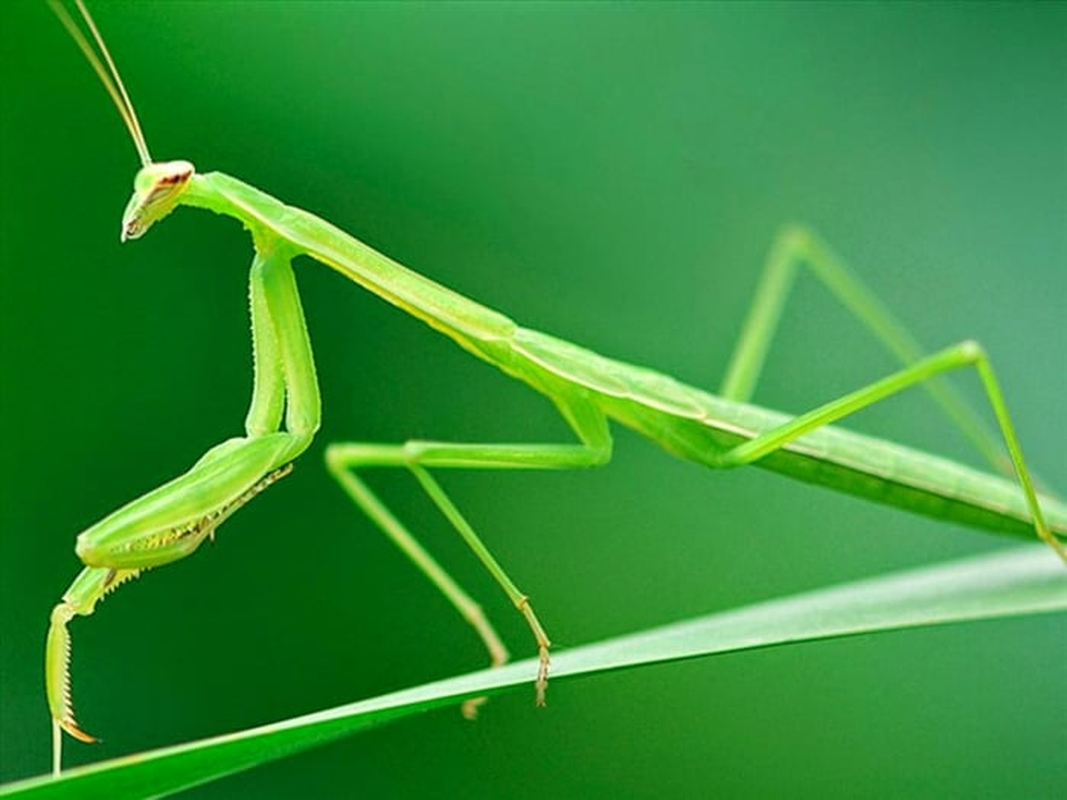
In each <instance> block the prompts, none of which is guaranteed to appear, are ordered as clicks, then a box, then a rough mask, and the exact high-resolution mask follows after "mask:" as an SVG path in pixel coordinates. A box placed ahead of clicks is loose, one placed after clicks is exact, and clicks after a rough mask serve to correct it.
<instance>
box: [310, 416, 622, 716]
mask: <svg viewBox="0 0 1067 800" xmlns="http://www.w3.org/2000/svg"><path fill="white" fill-rule="evenodd" d="M557 403H558V404H559V405H560V406H561V410H562V411H563V412H564V416H565V417H566V418H567V419H568V421H569V422H570V423H571V424H572V426H573V427H574V429H575V432H576V433H577V434H578V436H579V438H580V439H581V440H582V442H581V443H580V444H509V443H504V444H499V443H494V444H474V443H460V444H457V443H449V442H430V441H416V440H413V441H409V442H406V443H404V444H397V445H388V444H363V443H337V444H331V445H330V446H329V447H328V448H327V449H326V465H327V468H328V469H329V471H330V474H331V475H333V477H334V478H335V479H336V480H337V482H338V483H339V484H340V485H341V488H342V489H343V490H344V492H345V493H346V494H347V495H348V496H349V497H350V498H351V499H352V501H353V502H355V503H356V505H358V506H359V507H360V508H361V509H362V510H363V512H364V513H366V514H367V516H368V517H370V519H371V521H373V522H374V524H375V525H376V526H377V527H378V528H380V529H381V530H382V532H383V533H385V534H386V536H387V537H389V539H390V540H392V541H393V543H394V544H396V545H397V547H399V548H400V550H401V551H402V552H403V553H404V554H405V555H407V556H408V558H410V559H411V560H412V562H413V563H414V564H415V566H416V567H418V568H419V570H420V571H421V572H422V573H423V574H424V575H425V576H426V577H427V578H428V579H429V580H430V582H431V583H433V584H434V585H435V586H436V587H437V588H438V589H439V590H440V591H441V593H442V594H443V595H444V596H445V597H446V598H447V599H448V601H449V602H450V603H451V604H452V605H453V606H454V607H455V608H456V610H457V611H459V613H460V614H461V616H463V618H464V619H466V620H467V621H468V622H469V623H470V624H471V625H472V626H473V627H474V629H475V631H476V632H477V633H478V635H479V637H480V638H481V639H482V641H483V643H484V644H485V646H486V649H487V650H488V651H489V656H490V664H491V665H492V666H500V665H501V664H503V663H504V662H505V661H506V660H507V651H506V649H505V648H504V646H503V644H502V642H501V640H500V637H499V636H498V635H497V633H496V631H495V629H494V628H493V626H492V624H491V623H490V622H489V620H488V619H487V618H486V617H485V614H484V613H483V611H482V609H481V607H480V606H479V605H478V604H477V603H476V602H475V601H474V600H472V599H471V597H470V595H469V594H467V592H465V591H464V590H463V589H462V588H461V587H460V586H459V584H457V583H456V581H455V580H454V579H453V578H452V577H451V576H450V575H449V574H448V573H447V572H446V571H445V570H444V569H443V568H442V567H441V566H440V565H439V564H438V563H437V561H436V560H435V559H434V558H433V557H432V556H431V555H430V554H429V553H428V552H427V551H426V550H425V548H423V547H422V545H421V544H419V542H418V541H417V540H416V538H415V537H414V536H413V535H412V534H411V532H410V531H409V530H408V529H407V528H406V527H405V526H404V524H403V523H401V522H400V521H399V520H398V519H397V518H396V517H395V516H394V515H393V514H392V513H391V512H390V511H389V509H387V508H386V507H385V506H384V505H383V504H382V502H381V501H380V500H379V499H378V498H377V497H376V496H375V495H374V494H373V493H372V492H371V490H370V489H369V488H368V487H367V485H366V484H365V483H364V482H363V480H361V479H360V477H358V475H357V473H359V472H362V471H363V470H366V469H370V468H388V467H392V468H398V467H399V468H403V469H407V470H409V471H410V472H411V474H412V475H413V476H414V477H415V479H416V480H417V481H418V483H419V485H420V486H421V487H422V489H423V491H425V492H426V494H427V496H428V497H429V498H430V500H431V501H432V502H433V503H434V505H435V506H437V508H438V510H439V511H440V512H441V513H442V515H443V516H444V517H445V518H446V519H447V520H448V522H449V523H450V524H451V525H452V527H453V528H454V529H455V531H456V532H457V533H458V534H459V535H460V537H461V538H462V539H463V540H464V542H465V543H466V544H467V545H468V547H470V549H471V550H472V551H473V552H474V554H475V556H477V558H478V560H479V561H481V562H482V565H483V566H484V567H485V568H486V570H487V571H488V572H489V573H490V574H491V575H492V576H493V579H494V580H495V581H496V582H497V584H498V585H499V586H500V587H501V588H502V589H503V590H504V593H505V594H506V595H507V597H508V599H509V600H510V601H511V603H512V604H513V605H514V606H515V608H516V609H517V610H518V611H519V612H520V613H521V614H522V616H523V618H524V619H525V620H526V623H527V625H529V627H530V630H531V632H532V634H533V637H534V641H535V642H536V645H537V650H538V655H539V658H540V667H539V669H538V674H537V679H536V689H537V703H538V705H543V704H544V702H545V691H546V688H547V683H548V665H549V656H548V651H549V647H550V646H551V642H550V640H549V637H548V634H547V633H546V632H545V629H544V627H543V626H542V625H541V622H540V620H539V619H538V618H537V615H536V613H535V612H534V609H533V606H532V605H531V604H530V600H529V598H528V596H527V595H526V594H525V593H523V592H522V591H521V590H520V589H519V588H518V586H517V585H516V583H515V582H514V581H513V580H512V579H511V577H510V576H509V575H508V573H507V572H506V571H505V570H504V568H503V567H502V566H501V565H500V562H499V561H497V559H496V558H495V557H494V556H493V554H492V553H491V552H490V550H489V548H488V547H487V546H486V545H485V543H484V542H483V541H482V539H481V537H480V536H478V534H477V533H476V532H475V530H474V528H473V527H472V526H471V524H470V522H468V521H467V519H466V517H465V516H464V515H463V514H462V512H461V511H460V510H459V508H458V507H457V506H456V505H455V503H454V502H453V501H452V500H451V498H450V497H449V496H448V494H447V493H446V492H445V491H444V489H443V488H442V487H441V485H440V484H439V483H438V482H437V480H436V479H435V478H434V477H433V476H432V475H431V474H430V470H431V469H434V470H436V469H505V470H513V469H579V468H587V467H595V466H599V465H601V464H604V463H606V462H607V461H608V460H609V458H610V456H611V438H610V434H609V432H608V428H607V422H606V420H605V418H604V417H603V415H602V414H601V413H600V411H599V410H598V409H596V408H595V407H593V406H591V405H587V404H581V403H579V404H577V405H576V404H573V403H568V402H567V401H561V400H559V399H558V398H557ZM481 702H483V698H478V699H476V700H474V701H468V703H467V704H465V705H464V709H463V711H464V714H465V715H466V716H473V714H474V711H475V709H476V707H477V706H478V705H479V704H480V703H481Z"/></svg>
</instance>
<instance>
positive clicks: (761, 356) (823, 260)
mask: <svg viewBox="0 0 1067 800" xmlns="http://www.w3.org/2000/svg"><path fill="white" fill-rule="evenodd" d="M801 268H804V269H806V270H807V271H808V272H809V273H810V274H811V275H812V276H814V277H815V278H817V279H818V280H819V282H820V283H822V284H823V286H825V287H826V288H827V289H828V290H829V291H830V293H831V294H832V295H833V296H834V298H836V299H837V300H838V301H839V302H840V303H841V305H843V306H844V307H845V308H846V309H847V310H848V311H849V312H851V314H852V315H853V316H854V317H855V318H856V319H857V320H858V321H859V322H861V323H862V324H863V325H864V327H866V328H867V329H868V330H869V331H870V332H871V333H872V334H874V336H875V338H877V339H878V341H880V342H881V343H882V344H883V345H884V346H885V348H886V349H887V350H888V351H889V352H890V354H892V355H893V357H894V358H896V359H897V361H898V362H899V363H900V365H901V366H903V367H907V366H910V365H912V364H915V363H917V362H918V361H920V360H921V359H922V358H923V356H924V355H926V351H925V350H924V348H922V347H921V346H920V345H919V343H918V342H917V341H916V340H915V338H914V337H913V336H912V335H911V333H910V332H909V331H908V330H907V328H905V327H904V325H903V324H902V323H901V322H900V321H899V320H898V319H897V318H896V317H895V316H894V315H893V314H892V313H891V312H890V311H889V309H888V308H886V306H885V305H884V304H883V303H882V302H881V301H880V300H879V299H878V298H877V297H876V296H875V295H874V293H873V292H871V290H870V289H869V288H867V286H865V285H864V284H863V282H862V281H861V280H860V279H859V277H858V276H857V275H855V274H854V273H853V272H852V270H850V269H849V268H848V267H847V266H846V264H845V262H844V261H842V260H841V258H839V257H838V256H837V254H836V253H834V252H833V251H832V250H831V249H830V248H829V247H828V246H827V245H826V244H825V243H824V242H823V241H821V240H820V239H819V237H817V236H816V235H815V234H814V233H813V232H812V231H811V230H809V229H807V228H804V227H802V226H799V225H790V226H787V227H785V228H783V229H782V230H781V231H779V233H778V235H777V236H776V237H775V240H774V243H773V244H772V246H771V249H770V252H769V253H768V256H767V261H766V264H765V266H764V269H763V274H762V276H761V278H760V282H759V285H758V287H757V289H756V296H755V298H754V300H753V302H752V306H751V308H750V309H749V312H748V317H747V319H746V320H745V324H744V326H743V327H742V330H741V336H740V338H739V339H738V342H737V345H736V346H735V349H734V352H733V355H732V356H731V358H730V363H729V366H728V367H727V370H726V376H725V378H724V379H723V382H722V386H721V387H720V389H719V394H721V395H722V396H723V397H726V398H729V399H731V400H740V401H742V402H748V401H749V399H750V398H751V396H752V393H753V391H754V390H755V388H756V383H757V381H758V380H759V376H760V373H761V372H762V370H763V364H764V361H765V360H766V357H767V352H768V350H769V349H770V343H771V340H772V338H773V337H774V333H775V331H776V329H777V327H778V322H779V320H780V319H781V316H782V310H783V308H784V306H785V301H786V299H787V298H788V296H789V293H790V291H791V290H792V287H793V283H794V281H795V280H796V277H797V274H798V272H799V271H800V269H801ZM923 388H924V389H926V391H928V392H929V393H930V396H931V397H932V398H933V399H934V401H935V402H937V404H938V405H939V406H940V407H941V408H942V410H943V411H944V412H945V413H946V414H947V415H948V417H949V418H950V419H951V420H952V421H953V423H954V424H955V425H956V426H957V427H958V428H959V429H960V430H961V431H962V432H963V434H964V435H965V436H966V437H967V439H969V440H970V442H971V443H972V444H973V445H974V446H975V447H976V448H977V450H978V451H979V452H980V453H981V455H982V457H983V458H984V459H985V460H986V461H987V462H988V463H989V464H990V465H992V466H993V468H994V469H996V470H998V471H999V472H1001V473H1003V474H1005V475H1011V474H1013V471H1014V467H1015V465H1014V460H1013V458H1012V457H1010V456H1009V455H1008V454H1006V453H1005V451H1004V448H1003V447H1002V446H1001V445H1000V442H999V441H998V438H997V436H996V434H995V433H994V432H993V431H992V430H991V429H990V428H989V426H988V425H986V424H985V423H984V422H983V420H982V419H981V418H980V417H979V416H978V415H977V414H976V413H975V411H974V409H972V408H971V407H970V406H969V405H968V404H967V403H966V402H965V401H964V400H963V398H962V397H961V396H960V394H959V393H958V392H956V391H955V389H953V387H952V386H950V385H949V384H947V383H945V382H943V381H941V380H939V379H936V378H934V379H931V380H928V381H925V382H924V383H923Z"/></svg>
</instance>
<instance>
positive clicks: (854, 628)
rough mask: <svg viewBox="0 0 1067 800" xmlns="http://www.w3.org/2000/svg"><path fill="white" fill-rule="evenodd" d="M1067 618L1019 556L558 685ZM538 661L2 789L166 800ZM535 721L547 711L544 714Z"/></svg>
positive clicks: (1055, 569) (747, 611)
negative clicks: (823, 643)
mask: <svg viewBox="0 0 1067 800" xmlns="http://www.w3.org/2000/svg"><path fill="white" fill-rule="evenodd" d="M1065 609H1067V570H1064V569H1063V566H1062V564H1061V563H1060V562H1059V561H1058V559H1056V558H1055V557H1053V556H1052V555H1051V554H1050V553H1049V552H1048V549H1047V548H1045V547H1036V546H1035V547H1026V548H1021V549H1013V550H1009V551H1004V552H1000V553H995V554H993V555H986V556H981V557H978V558H971V559H967V560H964V561H957V562H952V563H949V564H943V565H938V566H933V567H926V568H922V569H917V570H911V571H908V572H901V573H896V574H893V575H888V576H883V577H878V578H872V579H869V580H863V581H857V582H854V583H849V584H845V585H842V586H838V587H833V588H828V589H819V590H816V591H811V592H806V593H803V594H799V595H794V596H792V597H787V598H783V599H780V600H772V601H768V602H764V603H758V604H756V605H752V606H747V607H745V608H741V609H736V610H733V611H726V612H722V613H717V614H711V615H708V616H705V617H700V618H698V619H694V620H690V621H687V622H682V623H678V624H674V625H665V626H662V627H659V628H654V629H652V630H648V631H644V632H642V633H637V634H632V635H629V636H623V637H619V638H615V639H609V640H606V641H603V642H600V643H597V644H592V645H586V646H584V647H576V648H573V649H571V650H566V651H561V652H559V653H557V654H556V655H555V656H554V657H553V662H552V681H553V682H554V683H558V682H559V681H562V680H567V679H569V678H573V677H575V676H578V675H584V674H593V673H598V672H606V671H609V670H614V669H623V668H628V667H637V666H642V665H646V664H653V663H658V662H664V661H674V660H679V659H684V658H695V657H697V656H704V655H710V654H713V653H725V652H731V651H737V650H748V649H753V648H758V647H769V646H772V645H779V644H786V643H789V642H800V641H811V640H815V639H827V638H832V637H838V636H849V635H854V634H859V633H871V632H875V631H886V630H894V629H900V628H909V627H918V626H926V625H941V624H946V623H951V622H962V621H968V620H978V619H989V618H993V617H1003V616H1010V615H1021V614H1038V613H1046V612H1051V611H1059V610H1065ZM536 669H537V665H536V662H535V661H534V660H533V659H531V660H528V661H523V662H519V663H516V664H512V665H509V666H507V667H504V668H502V669H497V670H482V671H479V672H474V673H470V674H468V675H462V676H459V677H456V678H450V679H448V680H443V681H437V682H435V683H430V684H426V685H424V686H419V687H415V688H413V689H406V690H404V691H400V692H394V693H391V694H387V695H382V696H381V697H376V698H373V699H371V700H363V701H360V702H358V703H352V704H349V705H344V706H338V707H337V708H332V709H328V710H326V711H320V712H317V713H314V714H308V715H305V716H301V717H294V718H293V719H289V720H285V721H283V722H277V723H272V724H269V725H263V726H261V727H258V728H251V729H249V730H245V731H239V732H237V733H232V734H227V735H224V736H217V737H212V738H209V739H202V740H200V741H196V742H189V743H187V744H182V745H177V746H175V747H167V748H163V749H160V750H154V751H151V752H146V753H139V754H135V755H132V756H126V757H124V758H118V759H113V760H111V761H104V762H100V763H98V764H93V765H90V766H87V767H80V768H77V769H73V770H70V771H69V772H67V773H64V775H63V776H62V777H61V778H59V779H55V780H53V779H51V778H48V777H43V778H34V779H30V780H27V781H21V782H18V783H11V784H8V785H7V786H5V787H0V797H18V798H65V797H78V798H97V797H98V798H107V799H108V800H115V798H126V797H129V798H141V797H146V796H161V795H166V794H169V793H171V792H175V791H178V790H180V789H184V788H189V787H191V786H195V785H197V784H201V783H206V782H208V781H211V780H215V779H217V778H220V777H223V776H225V775H231V774H233V773H235V772H240V771H242V770H246V769H249V768H251V767H254V766H256V765H258V764H262V763H266V762H268V761H273V760H275V759H280V758H284V757H285V756H288V755H291V754H293V753H297V752H300V751H302V750H306V749H308V748H310V747H314V746H316V745H320V744H325V743H326V742H330V741H333V740H335V739H338V738H340V737H342V736H346V735H348V734H351V733H355V732H356V731H360V730H363V729H365V728H368V727H371V726H373V725H378V724H381V723H383V722H386V721H389V720H393V719H399V718H401V717H405V716H408V715H411V714H415V713H417V712H420V711H425V710H428V709H432V708H437V707H440V706H445V705H452V704H455V703H458V702H460V701H461V700H463V699H464V698H467V697H477V696H479V695H485V694H494V693H498V692H503V691H508V690H513V689H515V688H521V689H522V690H523V691H530V692H531V693H532V689H531V687H530V684H531V682H532V676H533V675H534V674H535V672H536ZM532 705H533V703H532V700H531V709H530V713H531V714H534V713H538V712H536V711H535V710H534V709H533V708H532Z"/></svg>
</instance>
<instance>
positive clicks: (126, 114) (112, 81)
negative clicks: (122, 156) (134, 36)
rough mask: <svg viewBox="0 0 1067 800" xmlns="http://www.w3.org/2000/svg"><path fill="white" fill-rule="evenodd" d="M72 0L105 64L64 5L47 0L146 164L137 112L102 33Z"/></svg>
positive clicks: (149, 160) (77, 0)
mask: <svg viewBox="0 0 1067 800" xmlns="http://www.w3.org/2000/svg"><path fill="white" fill-rule="evenodd" d="M74 4H75V5H76V6H77V7H78V11H79V12H81V15H82V18H83V19H84V20H85V24H86V25H88V26H89V30H90V32H91V33H92V34H93V39H95V40H96V44H97V46H98V47H99V48H100V52H101V53H102V54H103V56H104V60H105V61H106V62H107V68H105V67H104V64H103V62H101V60H100V57H99V56H98V55H97V54H96V51H94V50H93V46H92V45H91V44H90V43H89V40H88V39H86V38H85V34H84V33H82V31H81V29H80V28H79V27H78V25H77V23H75V22H74V20H73V19H72V18H71V16H70V14H69V13H68V12H67V9H66V8H65V7H64V6H63V5H62V4H61V3H60V2H59V0H48V5H49V7H50V8H51V9H52V11H53V12H54V13H55V15H56V16H57V17H59V21H60V22H62V23H63V27H64V28H66V29H67V32H68V33H69V34H70V35H71V38H73V39H74V41H75V43H76V44H77V45H78V48H79V49H80V50H81V51H82V53H83V54H84V55H85V58H86V59H88V61H89V63H90V64H91V65H92V67H93V69H94V70H95V71H96V74H97V76H98V77H99V78H100V82H101V83H103V84H104V88H105V89H107V93H108V94H109V95H111V99H112V100H113V101H114V102H115V107H116V108H117V109H118V110H119V115H120V116H121V117H122V121H123V122H125V123H126V128H127V130H129V132H130V138H132V139H133V145H134V147H136V148H137V155H138V156H140V158H141V165H142V166H145V167H147V166H148V165H149V164H151V163H152V156H151V155H149V153H148V145H147V144H146V143H145V138H144V133H143V132H142V131H141V123H140V122H138V120H137V113H136V112H135V111H134V110H133V103H131V102H130V96H129V95H128V94H126V87H125V86H124V85H123V83H122V77H121V76H120V75H119V71H118V69H117V68H116V67H115V62H114V61H113V60H112V59H111V53H109V52H108V49H107V45H106V44H104V39H103V37H102V36H101V35H100V32H99V31H98V30H97V28H96V23H94V22H93V18H92V17H91V16H90V15H89V10H88V9H87V8H86V7H85V4H84V3H83V2H82V0H74Z"/></svg>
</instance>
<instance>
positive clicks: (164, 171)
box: [121, 161, 196, 242]
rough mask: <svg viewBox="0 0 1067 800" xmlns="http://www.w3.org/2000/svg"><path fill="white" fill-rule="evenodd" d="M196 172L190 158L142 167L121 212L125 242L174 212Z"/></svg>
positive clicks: (122, 234) (141, 234) (138, 235)
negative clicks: (128, 200) (130, 195)
mask: <svg viewBox="0 0 1067 800" xmlns="http://www.w3.org/2000/svg"><path fill="white" fill-rule="evenodd" d="M195 173H196V169H195V167H193V165H192V164H190V163H189V162H188V161H161V162H159V163H153V164H148V165H147V166H145V167H143V168H142V169H141V170H140V171H139V172H138V173H137V177H136V178H134V179H133V197H131V198H130V202H129V203H127V204H126V211H125V212H124V213H123V215H122V233H121V238H122V241H124V242H125V241H126V240H127V239H137V238H140V237H141V236H143V235H144V232H145V231H147V230H148V229H149V228H150V227H151V226H152V225H153V224H154V223H156V222H158V221H159V220H161V219H163V217H165V216H167V214H169V213H170V212H171V211H173V210H174V207H175V206H177V205H178V201H179V200H180V199H181V196H182V193H183V192H185V189H186V187H187V186H188V185H189V179H190V178H191V177H193V175H194V174H195Z"/></svg>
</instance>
